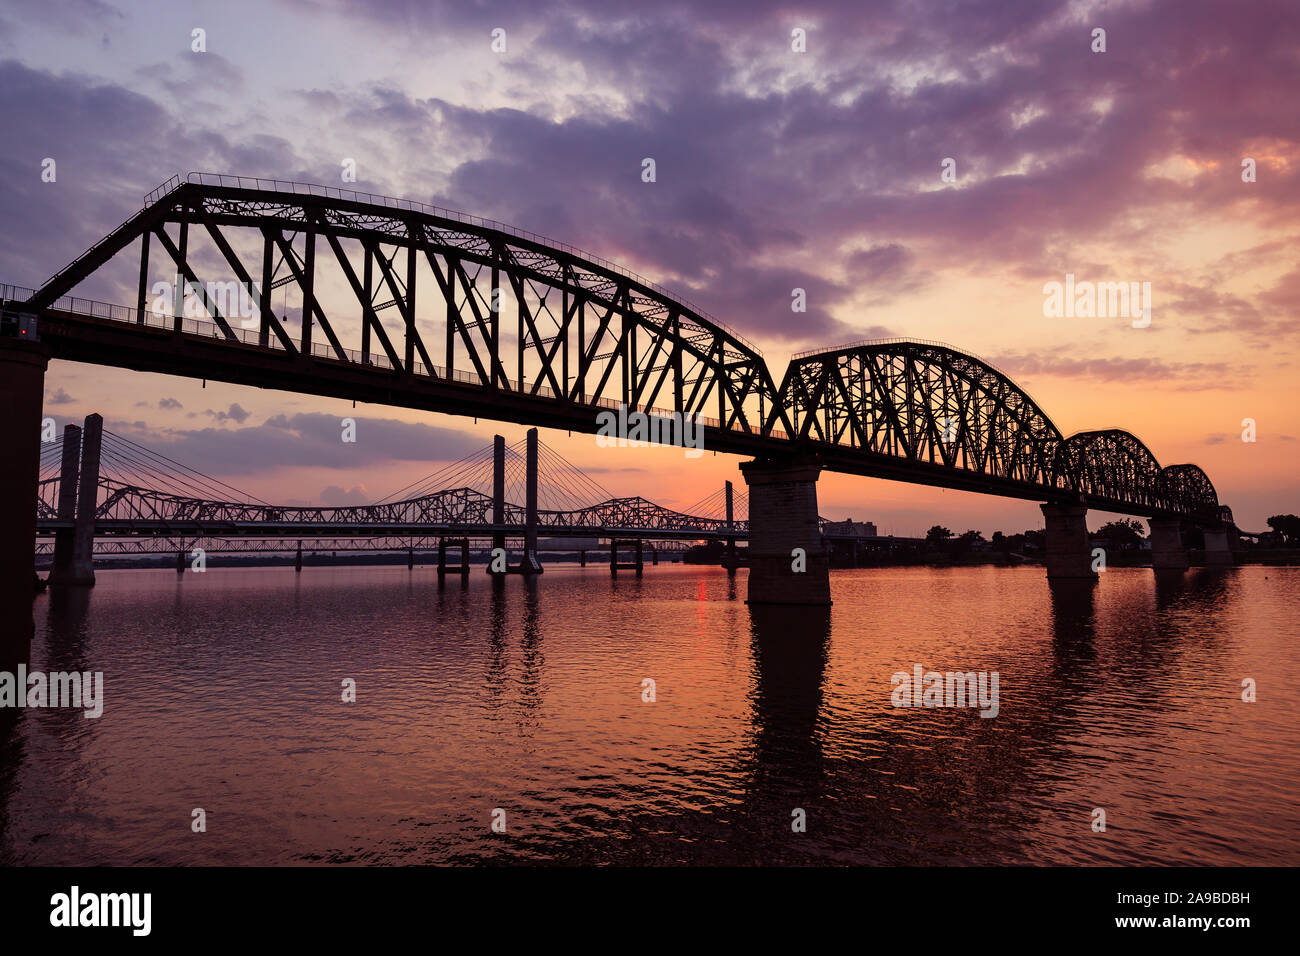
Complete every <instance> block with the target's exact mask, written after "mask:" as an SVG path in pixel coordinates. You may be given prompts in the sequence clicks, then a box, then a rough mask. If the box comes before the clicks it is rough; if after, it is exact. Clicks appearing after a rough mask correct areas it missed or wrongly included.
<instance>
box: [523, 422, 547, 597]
mask: <svg viewBox="0 0 1300 956" xmlns="http://www.w3.org/2000/svg"><path fill="white" fill-rule="evenodd" d="M524 473H525V478H524V486H525V489H524V557H523V560H522V561H521V562H520V565H519V571H520V573H522V574H541V573H542V562H541V561H540V560H538V558H537V429H536V428H530V429H528V437H527V441H526V451H525V453H524Z"/></svg>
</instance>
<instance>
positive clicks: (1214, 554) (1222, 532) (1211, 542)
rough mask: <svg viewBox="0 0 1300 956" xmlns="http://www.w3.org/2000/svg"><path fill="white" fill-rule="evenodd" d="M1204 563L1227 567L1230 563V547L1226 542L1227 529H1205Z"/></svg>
mask: <svg viewBox="0 0 1300 956" xmlns="http://www.w3.org/2000/svg"><path fill="white" fill-rule="evenodd" d="M1204 534H1205V563H1206V565H1207V566H1209V565H1214V566H1218V567H1228V566H1231V565H1232V549H1231V547H1230V546H1229V542H1228V529H1227V528H1217V529H1213V530H1206V531H1205V532H1204Z"/></svg>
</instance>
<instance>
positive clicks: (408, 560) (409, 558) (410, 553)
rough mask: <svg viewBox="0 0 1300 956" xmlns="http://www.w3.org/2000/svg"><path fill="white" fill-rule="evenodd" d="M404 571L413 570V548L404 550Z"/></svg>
mask: <svg viewBox="0 0 1300 956" xmlns="http://www.w3.org/2000/svg"><path fill="white" fill-rule="evenodd" d="M406 570H408V571H414V570H415V548H407V549H406Z"/></svg>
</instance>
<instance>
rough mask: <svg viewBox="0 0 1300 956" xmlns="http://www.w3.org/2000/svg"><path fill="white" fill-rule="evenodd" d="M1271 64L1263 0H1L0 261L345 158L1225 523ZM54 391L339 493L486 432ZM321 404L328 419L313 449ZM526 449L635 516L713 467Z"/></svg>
mask: <svg viewBox="0 0 1300 956" xmlns="http://www.w3.org/2000/svg"><path fill="white" fill-rule="evenodd" d="M1098 28H1100V29H1103V30H1104V31H1105V51H1104V52H1098V51H1095V50H1094V47H1096V45H1097V40H1096V38H1095V34H1094V31H1095V30H1096V29H1098ZM196 29H201V30H202V31H204V32H203V39H204V47H205V49H204V50H203V51H202V52H196V51H195V50H194V49H193V45H194V31H195V30H196ZM498 29H500V30H504V31H505V33H504V36H505V40H506V43H505V50H504V51H500V50H499V49H498V50H494V49H493V31H494V30H498ZM796 30H799V31H803V34H802V35H803V37H804V38H805V42H804V49H803V51H802V52H800V51H797V50H796V49H795V47H796V46H799V44H798V43H797V42H796V38H795V33H794V32H793V31H796ZM498 47H499V44H498ZM1297 89H1300V8H1297V6H1296V4H1295V3H1294V2H1293V0H1260V2H1252V3H1228V2H1217V3H1215V2H1202V0H1135V2H1120V0H1105V2H1092V3H1074V2H1059V3H1056V2H1046V0H1001V2H987V3H976V2H946V3H940V2H902V0H895V2H874V0H836V2H831V0H827V2H813V3H802V4H788V3H769V2H764V0H746V2H743V3H742V2H738V0H727V2H719V3H690V4H688V3H676V2H672V0H669V2H656V3H654V4H645V3H640V2H637V3H632V2H627V0H605V2H601V3H594V4H575V3H553V2H547V3H524V2H504V3H476V4H471V3H459V4H456V3H439V2H430V3H416V2H404V0H381V2H368V3H362V2H351V0H273V2H265V3H245V2H221V3H184V2H165V3H162V2H160V3H155V2H151V0H143V2H133V3H129V4H128V3H117V4H111V3H108V2H102V0H44V2H42V3H40V4H26V3H23V4H18V3H12V2H9V0H0V116H2V117H3V119H4V126H5V135H4V136H3V137H0V222H4V223H5V224H6V226H7V228H5V229H3V230H0V282H10V283H14V284H17V285H23V286H32V287H34V286H38V285H40V284H41V283H42V282H44V281H45V279H46V278H48V277H49V276H50V275H51V274H53V273H54V272H56V271H57V270H58V269H59V268H61V267H62V266H63V265H65V264H66V263H67V262H69V261H71V260H72V259H73V258H75V257H76V256H77V255H79V254H80V253H81V252H82V251H83V250H84V249H86V248H87V247H88V246H90V245H91V244H93V243H94V242H95V241H96V240H97V239H98V238H100V237H102V236H103V235H104V234H106V233H107V232H109V231H110V230H111V229H112V228H113V227H115V226H116V225H117V224H118V223H120V222H122V221H123V220H125V219H127V218H128V217H129V216H131V215H132V214H133V213H134V212H135V211H136V210H138V209H139V208H140V206H141V205H142V197H143V195H144V194H145V193H147V192H149V191H150V190H152V189H153V188H154V187H155V186H157V185H158V184H160V183H162V182H163V181H164V180H166V179H167V178H168V177H170V176H172V175H175V174H178V173H179V174H180V175H182V176H184V175H185V174H186V173H188V172H190V171H209V172H223V173H231V174H240V175H245V176H261V177H269V178H279V179H287V180H297V181H305V182H315V183H323V184H328V185H339V186H343V185H346V186H348V187H349V188H356V189H359V190H363V191H368V192H374V193H380V194H386V195H392V196H400V197H405V198H410V199H416V200H420V201H422V202H427V203H433V204H437V205H441V206H447V207H451V208H453V209H459V210H463V211H465V212H468V213H472V214H474V215H477V216H482V217H485V218H490V219H496V220H500V221H503V222H508V223H512V224H514V225H516V226H518V227H521V228H523V229H527V230H530V231H533V232H536V233H540V234H542V235H546V236H550V237H552V238H554V239H556V240H558V241H561V242H566V243H570V244H572V245H575V246H577V247H579V248H582V249H586V250H589V251H591V252H592V253H594V254H596V255H599V256H602V257H604V258H606V259H610V260H613V261H615V262H618V263H620V264H622V265H624V266H626V267H628V268H630V269H634V270H635V271H636V272H638V273H640V274H641V275H644V276H646V277H647V278H649V279H651V280H653V281H655V282H657V283H658V284H660V285H662V286H664V287H666V288H668V289H670V290H673V291H674V292H676V293H678V294H680V295H681V296H682V297H683V298H685V299H687V300H689V301H690V302H692V303H695V304H697V305H699V306H700V307H702V308H703V309H705V310H706V311H707V312H709V313H710V314H712V315H714V316H716V317H718V319H720V320H721V321H722V322H724V323H725V324H726V325H728V326H729V327H731V328H734V329H736V330H737V331H738V332H740V333H742V334H743V335H744V336H745V337H746V338H747V339H749V340H751V341H753V342H754V343H755V344H756V345H757V346H758V347H759V348H761V349H762V351H763V353H764V356H765V359H766V361H767V363H768V367H769V369H770V371H771V372H772V374H773V376H774V377H775V378H776V379H777V380H778V381H779V380H780V377H781V375H782V374H783V372H784V369H785V364H786V361H787V359H788V356H789V355H790V354H791V353H793V352H795V351H799V350H803V349H807V348H813V347H818V346H833V345H838V344H842V343H846V342H853V341H857V340H861V339H869V338H884V337H905V338H917V339H926V340H933V341H940V342H945V343H949V344H951V345H952V346H954V347H956V348H958V349H961V350H963V351H966V352H969V353H971V354H973V355H976V356H979V357H981V358H983V359H985V360H987V361H989V362H991V363H992V364H994V365H996V366H997V367H998V368H999V369H1001V370H1002V371H1004V372H1006V373H1007V374H1008V375H1009V376H1010V377H1011V378H1012V379H1014V380H1015V381H1016V382H1017V384H1018V385H1020V386H1021V387H1022V388H1023V389H1024V390H1025V391H1027V392H1028V393H1029V394H1030V395H1031V396H1032V397H1033V398H1034V399H1035V401H1036V402H1037V403H1038V404H1039V405H1040V406H1041V407H1042V408H1043V409H1044V411H1045V412H1046V413H1047V414H1048V416H1050V417H1051V418H1052V420H1053V421H1054V422H1055V423H1056V425H1057V426H1058V427H1059V428H1060V429H1061V431H1062V432H1063V433H1065V434H1067V435H1069V434H1073V433H1074V432H1076V431H1082V430H1089V429H1095V428H1109V427H1119V428H1123V429H1126V430H1128V431H1130V432H1132V433H1134V434H1135V435H1137V436H1138V437H1139V438H1140V439H1141V440H1143V441H1144V442H1145V444H1146V445H1147V446H1148V447H1149V448H1150V449H1151V451H1152V452H1153V453H1154V455H1155V457H1156V458H1157V459H1158V460H1159V461H1160V463H1161V464H1162V465H1168V464H1175V463H1182V462H1195V463H1197V464H1199V465H1200V466H1201V467H1202V468H1204V470H1205V471H1206V472H1207V473H1208V474H1209V476H1210V478H1211V480H1212V481H1213V482H1214V484H1215V486H1216V488H1217V490H1218V493H1219V498H1220V501H1222V502H1224V503H1227V504H1229V505H1230V506H1231V507H1232V508H1233V511H1234V514H1235V516H1236V518H1237V523H1238V525H1239V526H1241V527H1243V528H1246V529H1248V530H1261V529H1263V528H1264V521H1265V519H1266V518H1267V517H1268V516H1269V515H1272V514H1277V513H1285V512H1292V513H1295V512H1300V502H1298V501H1297V500H1296V499H1297V493H1296V465H1297V463H1298V461H1300V442H1298V440H1297V439H1298V438H1300V408H1298V407H1297V402H1296V398H1297V389H1296V387H1295V384H1294V383H1295V378H1296V371H1297V369H1296V365H1295V363H1296V357H1297V344H1298V343H1297V324H1296V311H1297V306H1298V305H1300V255H1298V252H1300V243H1298V242H1297V237H1298V235H1300V146H1298V143H1300V114H1298V113H1297V110H1296V106H1295V91H1296V90H1297ZM646 157H652V158H654V159H655V164H656V178H655V181H654V182H653V183H646V182H643V180H642V175H641V173H642V160H643V159H644V158H646ZM46 159H54V160H55V163H56V169H57V176H56V178H55V181H54V182H47V181H44V180H43V178H42V169H43V162H44V160H46ZM346 159H351V160H353V161H354V162H355V168H356V179H357V181H356V183H355V186H353V184H351V183H346V184H345V183H343V182H342V180H341V169H342V168H343V163H344V160H346ZM945 159H951V160H953V163H952V164H951V166H950V168H951V170H952V172H953V173H954V174H955V175H954V176H950V177H948V178H947V179H945V177H944V175H943V173H944V168H945V164H944V160H945ZM1247 159H1250V160H1253V161H1254V162H1253V167H1254V177H1253V180H1254V181H1245V180H1246V179H1247V178H1250V177H1246V176H1244V175H1243V162H1244V161H1245V160H1247ZM949 180H951V181H949ZM1067 274H1073V275H1075V276H1076V278H1077V280H1081V281H1093V282H1109V281H1119V282H1139V283H1144V282H1149V283H1150V284H1151V286H1150V287H1151V298H1152V306H1153V308H1152V316H1151V323H1150V325H1149V327H1146V328H1134V327H1133V322H1132V321H1131V320H1130V319H1129V318H1126V317H1113V318H1087V317H1072V316H1054V315H1048V314H1046V311H1047V310H1045V308H1044V301H1045V295H1044V286H1045V284H1047V283H1050V282H1053V281H1057V282H1063V281H1064V280H1065V276H1066V275H1067ZM796 288H799V289H803V290H805V292H806V297H807V310H806V311H805V312H794V311H792V309H791V301H792V291H793V290H794V289H796ZM86 294H94V295H95V296H96V297H99V298H105V297H109V298H111V299H112V301H122V302H130V301H131V293H130V291H129V289H128V288H120V289H118V288H113V289H109V290H107V291H105V290H104V289H103V288H100V289H94V290H90V292H88V293H86ZM345 344H346V343H345ZM92 411H98V412H100V413H101V414H103V415H104V418H105V423H106V427H108V428H109V429H111V430H113V431H115V432H118V433H120V434H124V435H128V436H129V437H131V438H133V439H134V440H136V441H139V442H141V443H143V444H146V445H148V446H149V447H150V448H153V449H155V450H157V451H159V452H160V453H163V454H166V455H168V456H170V457H172V458H175V459H176V460H178V461H181V462H184V463H186V464H187V465H190V466H192V467H194V468H197V469H199V470H201V471H204V472H206V473H208V474H210V475H213V476H214V477H217V478H220V479H222V480H224V481H227V482H229V483H230V484H231V485H233V486H235V487H237V488H240V489H243V490H245V491H247V492H249V493H251V494H253V495H256V496H257V497H259V498H262V499H264V500H267V501H272V502H278V503H284V504H295V503H313V504H344V503H362V502H366V501H373V500H376V499H379V498H381V497H384V496H386V495H388V494H390V493H391V492H394V491H395V490H397V489H399V488H402V487H404V486H406V485H409V484H411V483H412V482H415V481H417V480H418V479H419V478H420V477H422V476H424V475H428V474H430V473H432V472H436V471H438V470H439V468H441V467H442V466H443V464H444V463H446V462H448V461H453V460H456V459H459V458H461V457H463V456H465V455H466V454H469V453H471V452H473V451H475V450H476V449H478V448H480V447H482V446H483V445H486V444H488V443H489V442H490V441H491V436H492V435H493V433H494V432H497V431H500V432H501V433H502V434H504V435H505V436H506V438H507V441H508V442H509V443H513V442H515V441H517V440H518V439H519V438H521V437H522V433H523V429H522V428H520V427H519V426H514V425H494V424H493V423H490V422H486V421H483V422H478V423H474V422H473V421H472V420H470V419H466V418H460V417H455V416H446V415H434V414H427V413H422V412H415V411H409V410H403V409H396V408H388V407H384V406H375V405H360V404H359V405H358V406H357V407H356V408H355V409H353V408H352V405H351V403H349V402H340V401H333V400H327V399H321V398H315V397H311V396H304V395H295V394H289V393H281V392H273V391H265V390H260V389H255V388H247V387H237V386H232V385H223V384H218V383H207V384H206V385H204V384H203V383H200V382H194V381H190V380H186V379H181V378H175V377H167V376H160V375H151V374H145V373H138V372H133V371H127V370H118V369H109V368H101V367H98V366H93V365H77V364H71V363H67V362H60V361H55V362H53V363H51V366H50V370H49V373H48V374H47V377H46V414H47V415H49V416H51V417H54V418H55V419H56V420H57V422H58V424H59V426H60V427H61V426H62V425H63V424H64V423H65V422H67V421H79V420H80V419H81V418H82V417H83V416H84V415H86V414H88V413H89V412H92ZM344 416H353V417H355V418H356V419H357V421H358V425H359V427H358V441H357V442H356V443H355V444H354V445H352V446H349V447H346V448H341V447H340V444H339V442H338V440H337V434H338V422H339V419H340V418H341V417H344ZM1247 419H1250V420H1251V421H1252V422H1253V430H1254V439H1255V440H1254V441H1245V440H1243V431H1244V428H1245V425H1244V422H1245V420H1247ZM542 439H543V441H544V442H546V443H547V444H548V445H549V446H550V447H552V448H554V449H556V450H557V451H558V452H560V453H561V454H562V455H564V456H565V457H567V458H568V459H569V460H571V461H573V462H574V463H575V464H577V465H578V466H580V467H582V468H583V469H584V470H585V471H587V472H588V473H589V474H590V475H591V476H592V477H593V478H594V479H595V480H596V481H598V482H599V483H600V484H601V485H603V486H604V487H605V488H607V489H609V490H610V492H611V493H613V494H618V495H633V494H642V495H645V496H646V497H648V498H651V499H653V500H655V501H657V502H659V503H660V504H663V505H665V506H668V507H679V508H680V507H685V506H687V505H690V504H691V503H693V502H696V501H698V500H699V499H702V498H704V497H706V496H708V495H709V494H711V493H712V492H714V491H715V490H717V489H718V488H720V487H721V486H722V484H723V482H724V481H726V480H732V481H735V482H736V483H737V484H738V485H743V481H742V478H741V476H740V473H739V470H738V468H737V464H738V463H739V459H737V458H735V457H734V456H725V455H716V456H715V455H711V454H710V455H706V457H705V458H703V459H700V460H698V461H695V460H690V459H688V458H686V456H684V455H683V454H682V452H681V450H680V449H628V448H623V449H605V448H598V447H596V445H595V442H594V439H593V438H592V437H591V436H568V435H566V434H565V433H555V432H549V431H543V434H542ZM818 494H819V503H820V510H821V512H822V514H823V515H825V516H827V517H831V518H836V519H839V518H845V517H852V518H855V519H857V520H869V521H874V522H875V523H876V524H877V526H878V527H879V528H880V530H881V532H882V533H893V534H898V535H920V534H924V533H925V530H926V529H927V528H929V527H930V526H931V525H932V524H936V523H939V524H943V525H946V526H947V527H950V528H952V529H953V530H954V531H957V532H960V531H962V530H965V529H967V528H974V529H977V530H981V531H983V532H984V534H985V535H986V536H988V535H990V534H991V533H992V532H993V531H994V530H1004V531H1018V530H1024V529H1026V528H1037V527H1041V526H1042V518H1041V515H1040V514H1039V512H1038V509H1037V507H1036V506H1035V505H1034V504H1033V503H1031V502H1021V501H1013V500H1009V499H1003V498H997V497H991V496H979V495H972V494H967V493H959V492H953V491H943V490H940V489H929V488H923V487H920V486H914V485H909V484H900V483H896V482H885V481H879V480H874V479H866V478H859V477H851V476H842V475H832V474H826V475H823V477H822V479H821V481H820V482H819V487H818ZM1109 517H1111V516H1107V515H1098V514H1094V515H1092V516H1091V522H1090V523H1091V524H1092V525H1093V527H1094V528H1095V527H1096V526H1097V525H1098V524H1099V523H1100V522H1101V521H1103V520H1108V519H1109Z"/></svg>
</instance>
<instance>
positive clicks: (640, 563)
mask: <svg viewBox="0 0 1300 956" xmlns="http://www.w3.org/2000/svg"><path fill="white" fill-rule="evenodd" d="M620 544H623V545H630V546H631V548H632V554H633V559H632V560H631V561H619V559H618V550H619V545H620ZM644 569H645V558H644V552H643V551H642V545H641V539H640V538H638V539H636V540H635V541H619V539H618V538H610V539H609V574H610V577H618V572H619V571H620V570H623V571H635V572H636V576H637V577H641V575H642V573H643V572H644Z"/></svg>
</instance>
